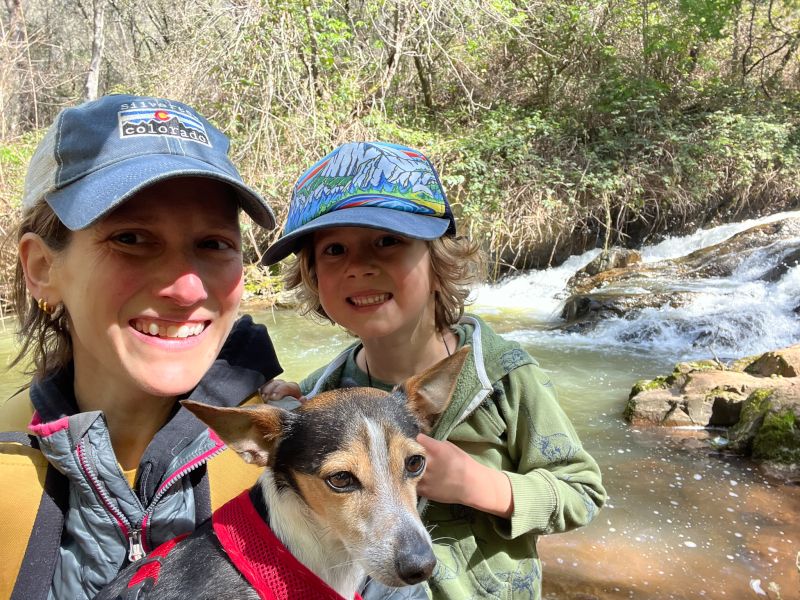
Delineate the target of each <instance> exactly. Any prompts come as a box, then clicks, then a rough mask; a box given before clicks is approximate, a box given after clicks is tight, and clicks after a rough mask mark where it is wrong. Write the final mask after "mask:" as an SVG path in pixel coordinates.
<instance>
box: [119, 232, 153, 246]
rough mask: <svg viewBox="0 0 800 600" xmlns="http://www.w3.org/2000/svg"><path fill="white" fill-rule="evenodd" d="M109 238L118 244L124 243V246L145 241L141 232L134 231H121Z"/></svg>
mask: <svg viewBox="0 0 800 600" xmlns="http://www.w3.org/2000/svg"><path fill="white" fill-rule="evenodd" d="M111 239H112V240H113V241H115V242H117V243H118V244H124V245H125V246H135V245H136V244H141V243H143V242H144V241H145V238H144V236H143V235H142V234H141V233H136V232H135V231H123V232H122V233H117V234H115V235H112V236H111Z"/></svg>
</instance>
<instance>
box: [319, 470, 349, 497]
mask: <svg viewBox="0 0 800 600" xmlns="http://www.w3.org/2000/svg"><path fill="white" fill-rule="evenodd" d="M356 481H357V480H356V478H355V477H354V476H353V474H352V473H350V472H349V471H339V472H338V473H334V474H333V475H331V476H330V477H328V478H327V479H326V480H325V482H326V483H327V484H328V485H329V486H330V487H331V488H332V489H333V490H334V491H336V492H343V491H346V490H349V489H350V488H352V487H353V486H354V485H355V484H356Z"/></svg>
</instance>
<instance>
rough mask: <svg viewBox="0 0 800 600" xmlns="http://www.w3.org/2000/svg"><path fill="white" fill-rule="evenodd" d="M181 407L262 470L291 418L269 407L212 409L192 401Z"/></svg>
mask: <svg viewBox="0 0 800 600" xmlns="http://www.w3.org/2000/svg"><path fill="white" fill-rule="evenodd" d="M181 404H182V405H183V406H184V407H186V408H187V409H188V410H190V411H191V412H193V413H194V415H195V416H196V417H197V418H198V419H200V420H201V421H203V422H204V423H205V424H206V425H208V426H209V427H210V428H211V429H213V430H214V431H216V432H217V435H219V437H221V438H222V441H224V442H225V443H226V444H228V446H230V447H231V448H233V449H234V450H235V451H236V452H237V453H238V454H239V456H241V457H242V458H243V459H244V460H245V462H249V463H253V464H256V465H261V466H262V467H263V466H266V465H267V459H268V458H269V453H270V452H272V450H273V448H274V446H275V442H276V441H277V440H278V439H280V436H281V432H282V431H283V426H284V423H285V422H286V420H287V419H291V418H292V414H291V413H290V412H288V411H286V410H283V409H281V408H277V407H274V406H269V405H267V404H259V405H255V406H251V407H243V408H226V407H221V406H209V405H208V404H203V403H201V402H192V401H191V400H181Z"/></svg>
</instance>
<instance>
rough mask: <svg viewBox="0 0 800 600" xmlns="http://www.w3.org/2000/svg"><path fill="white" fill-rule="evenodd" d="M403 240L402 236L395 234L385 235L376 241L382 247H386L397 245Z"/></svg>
mask: <svg viewBox="0 0 800 600" xmlns="http://www.w3.org/2000/svg"><path fill="white" fill-rule="evenodd" d="M400 242H401V240H400V238H399V237H397V236H394V235H383V236H381V237H379V238H378V240H377V241H376V242H375V245H376V246H378V247H380V248H386V247H388V246H395V245H397V244H399V243H400Z"/></svg>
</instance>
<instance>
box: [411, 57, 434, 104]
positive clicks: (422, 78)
mask: <svg viewBox="0 0 800 600" xmlns="http://www.w3.org/2000/svg"><path fill="white" fill-rule="evenodd" d="M414 66H415V67H416V68H417V77H419V87H420V89H421V90H422V99H423V101H424V102H425V107H426V108H427V109H428V110H429V111H430V112H433V92H432V90H431V80H430V77H428V73H427V72H426V71H425V63H424V62H423V60H422V56H420V55H419V54H415V55H414Z"/></svg>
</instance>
